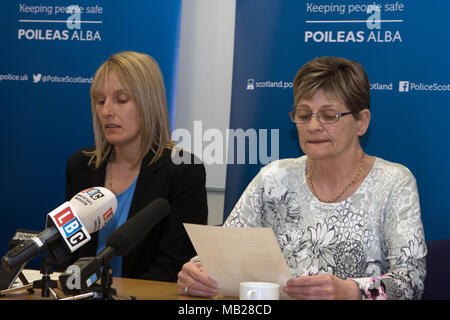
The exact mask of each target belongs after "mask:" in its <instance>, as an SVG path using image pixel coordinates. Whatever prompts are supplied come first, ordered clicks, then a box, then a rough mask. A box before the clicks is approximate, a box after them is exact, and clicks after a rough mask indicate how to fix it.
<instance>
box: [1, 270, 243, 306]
mask: <svg viewBox="0 0 450 320" xmlns="http://www.w3.org/2000/svg"><path fill="white" fill-rule="evenodd" d="M24 274H25V277H26V278H27V280H28V281H29V282H32V281H34V280H38V279H41V278H42V275H41V274H40V273H39V271H36V270H24ZM58 276H59V274H57V273H55V274H52V275H51V278H52V279H54V280H57V279H58ZM16 286H17V285H16ZM112 287H113V288H114V289H116V290H117V295H118V297H119V298H120V299H127V297H129V296H133V297H135V298H136V299H137V300H205V298H198V297H189V296H185V295H182V294H180V293H179V292H178V287H177V284H176V283H173V282H162V281H152V280H139V279H130V278H116V277H114V278H113V283H112ZM34 291H35V293H34V294H30V293H28V291H26V290H21V291H16V292H11V293H8V294H6V295H4V296H2V297H0V300H41V299H42V300H54V299H55V298H54V297H52V296H51V295H50V297H48V298H45V297H42V296H41V290H40V289H34ZM55 292H56V294H57V295H58V296H59V297H60V298H64V297H66V296H64V294H63V292H62V290H61V286H60V285H59V283H58V288H56V289H55ZM237 299H239V298H237V297H226V296H223V295H220V294H219V295H217V296H215V297H213V298H207V299H206V300H237Z"/></svg>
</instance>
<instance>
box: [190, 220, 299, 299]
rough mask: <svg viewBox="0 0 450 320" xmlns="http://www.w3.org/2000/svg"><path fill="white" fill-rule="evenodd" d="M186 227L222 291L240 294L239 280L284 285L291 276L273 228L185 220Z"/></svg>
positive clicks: (284, 297)
mask: <svg viewBox="0 0 450 320" xmlns="http://www.w3.org/2000/svg"><path fill="white" fill-rule="evenodd" d="M184 227H185V228H186V231H187V233H188V235H189V238H190V239H191V241H192V244H193V245H194V248H195V250H196V251H197V254H198V255H199V257H200V259H201V261H202V264H203V266H204V268H205V271H206V273H207V274H208V275H209V276H210V277H211V278H213V279H214V280H216V281H217V283H218V284H219V292H220V293H221V294H223V295H225V296H234V297H238V296H239V283H241V282H244V281H265V282H275V283H279V284H280V287H281V290H280V298H282V299H286V298H287V296H286V295H285V294H284V293H283V291H282V288H283V287H284V286H285V284H286V281H287V280H289V279H290V278H291V277H292V276H291V271H290V269H289V267H288V266H287V264H286V261H285V259H284V256H283V253H282V252H281V250H280V247H279V245H278V242H277V240H276V239H275V235H274V233H273V230H272V229H271V228H237V227H215V226H205V225H197V224H188V223H185V224H184Z"/></svg>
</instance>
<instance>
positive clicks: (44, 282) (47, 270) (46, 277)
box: [1, 251, 59, 299]
mask: <svg viewBox="0 0 450 320" xmlns="http://www.w3.org/2000/svg"><path fill="white" fill-rule="evenodd" d="M53 260H54V259H53V255H52V254H51V253H50V252H49V251H47V252H46V253H44V254H43V256H42V261H41V274H42V278H41V279H40V280H35V281H33V283H29V282H28V280H27V279H26V278H25V275H24V274H23V273H21V274H20V275H19V279H20V280H21V281H22V284H23V285H22V286H18V287H16V288H11V289H7V290H3V291H1V295H6V294H9V293H13V292H16V291H22V290H27V291H28V292H29V293H30V294H34V290H33V288H34V289H42V292H41V296H42V297H43V298H48V297H49V296H50V293H51V294H52V296H53V297H54V298H55V299H59V297H58V295H57V294H56V292H55V290H53V289H54V288H56V287H57V286H58V282H57V281H56V280H52V279H51V278H50V275H51V274H52V273H53Z"/></svg>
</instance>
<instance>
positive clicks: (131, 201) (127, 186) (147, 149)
mask: <svg viewBox="0 0 450 320" xmlns="http://www.w3.org/2000/svg"><path fill="white" fill-rule="evenodd" d="M90 95H91V102H92V117H93V128H94V137H95V146H93V147H89V148H85V149H82V150H79V151H77V152H76V153H75V154H73V155H72V156H71V157H70V159H69V161H68V163H67V168H66V197H67V199H70V198H72V197H73V196H74V195H75V194H76V193H77V192H79V191H81V190H83V189H86V188H89V187H93V186H105V187H106V188H108V189H110V190H111V191H113V192H114V193H115V194H116V196H117V200H118V208H117V212H116V214H115V216H114V218H113V220H112V221H110V222H109V223H108V224H107V225H106V226H105V227H104V228H103V229H101V230H100V231H99V232H97V233H95V234H94V235H93V239H92V240H91V241H90V242H89V243H88V244H87V245H85V246H84V247H82V248H81V249H80V250H79V254H78V255H77V257H79V256H93V255H96V254H97V253H98V252H100V251H101V250H102V249H103V248H104V245H105V240H106V237H107V236H108V234H109V233H111V232H112V231H113V230H115V229H116V228H117V227H119V226H120V225H121V224H123V223H125V222H126V221H127V220H128V219H129V218H131V217H132V216H133V215H134V214H136V213H137V212H139V210H141V209H142V208H144V207H145V206H146V205H147V204H149V203H150V202H152V201H153V200H155V199H157V198H165V199H167V200H168V201H169V203H170V205H171V209H172V210H171V213H170V215H169V216H168V217H167V218H165V219H164V220H163V221H162V222H160V223H159V224H158V225H156V226H155V227H154V228H153V229H152V230H151V232H150V233H149V234H148V236H147V237H146V238H145V240H143V241H142V242H140V243H139V244H138V245H137V246H136V247H135V248H134V249H133V250H132V251H131V252H130V253H129V254H128V255H127V256H125V257H123V258H122V257H116V258H114V259H113V261H112V262H111V267H112V270H113V275H115V276H123V277H128V278H143V279H152V280H160V281H172V282H174V281H176V279H177V272H178V271H179V269H180V267H181V266H182V265H183V263H184V262H186V261H187V260H189V258H190V257H192V255H193V254H195V250H194V248H193V246H192V244H191V242H190V240H189V238H188V236H187V234H186V232H185V230H184V227H183V223H184V222H189V223H199V224H205V223H206V222H207V214H208V209H207V203H206V189H205V180H206V174H205V169H204V166H203V164H200V163H199V161H198V160H197V159H195V160H197V161H194V159H193V158H192V157H193V156H192V155H189V157H190V158H191V159H192V161H190V163H182V164H178V165H177V164H175V163H173V162H172V160H171V151H172V149H173V147H174V143H173V142H172V140H171V138H170V126H169V117H168V111H167V104H166V93H165V87H164V80H163V76H162V74H161V71H160V68H159V66H158V64H157V62H156V61H155V60H154V59H153V58H152V57H150V56H149V55H147V54H143V53H138V52H121V53H117V54H114V55H112V56H111V57H110V58H109V59H108V60H107V61H106V62H104V63H103V64H102V65H101V66H100V68H99V69H98V70H97V72H96V74H95V76H94V80H93V82H92V86H91V92H90ZM189 157H188V158H189ZM184 159H186V155H184Z"/></svg>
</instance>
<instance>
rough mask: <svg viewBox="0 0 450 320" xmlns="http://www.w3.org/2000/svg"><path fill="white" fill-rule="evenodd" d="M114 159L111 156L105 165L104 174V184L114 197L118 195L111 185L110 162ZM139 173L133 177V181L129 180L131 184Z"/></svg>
mask: <svg viewBox="0 0 450 320" xmlns="http://www.w3.org/2000/svg"><path fill="white" fill-rule="evenodd" d="M113 159H114V154H112V155H111V157H110V159H109V160H108V162H107V164H106V174H107V178H106V180H107V181H106V182H107V183H105V184H107V185H108V189H109V190H111V191H112V192H113V193H114V194H115V195H118V194H119V193H118V192H116V191H115V190H114V187H113V184H112V162H113ZM139 171H140V170H138V172H137V174H136V175H135V176H134V178H133V180H131V181H132V182H133V181H134V180H136V178H137V176H138V175H139Z"/></svg>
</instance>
